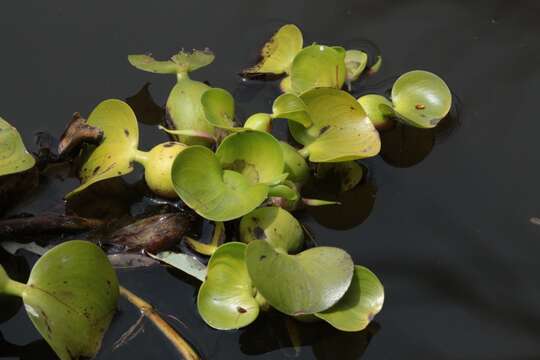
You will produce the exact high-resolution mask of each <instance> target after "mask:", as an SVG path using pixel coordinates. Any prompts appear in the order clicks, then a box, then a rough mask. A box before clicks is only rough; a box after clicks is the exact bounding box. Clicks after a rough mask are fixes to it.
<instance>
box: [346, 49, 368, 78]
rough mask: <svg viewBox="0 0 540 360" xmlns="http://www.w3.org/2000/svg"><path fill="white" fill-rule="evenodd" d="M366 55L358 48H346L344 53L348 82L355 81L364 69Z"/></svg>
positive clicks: (366, 59)
mask: <svg viewBox="0 0 540 360" xmlns="http://www.w3.org/2000/svg"><path fill="white" fill-rule="evenodd" d="M367 61H368V56H367V54H366V53H365V52H363V51H360V50H347V51H346V53H345V70H346V76H345V78H346V80H347V81H348V82H352V81H356V80H358V78H359V77H360V74H362V72H363V71H364V70H365V68H366V65H367Z"/></svg>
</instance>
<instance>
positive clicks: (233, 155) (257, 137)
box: [216, 130, 285, 184]
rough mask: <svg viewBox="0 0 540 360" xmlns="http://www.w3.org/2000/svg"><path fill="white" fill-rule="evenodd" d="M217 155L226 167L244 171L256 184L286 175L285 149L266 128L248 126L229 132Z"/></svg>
mask: <svg viewBox="0 0 540 360" xmlns="http://www.w3.org/2000/svg"><path fill="white" fill-rule="evenodd" d="M216 158H217V159H218V160H219V162H220V163H221V165H222V166H223V168H224V169H228V170H233V171H236V172H238V173H240V174H242V175H244V176H245V177H246V178H247V179H248V180H249V181H250V182H251V183H252V184H257V183H264V184H273V183H274V182H275V181H276V179H280V178H281V177H282V175H283V169H284V166H285V164H284V161H283V152H282V150H281V146H280V145H279V142H278V141H277V140H276V139H275V138H274V137H273V136H272V135H270V134H268V133H266V132H262V131H254V130H246V131H243V132H238V133H234V134H231V135H229V136H227V137H226V138H225V139H223V141H222V142H221V144H220V145H219V147H218V149H217V150H216Z"/></svg>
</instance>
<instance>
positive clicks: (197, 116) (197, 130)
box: [128, 49, 216, 145]
mask: <svg viewBox="0 0 540 360" xmlns="http://www.w3.org/2000/svg"><path fill="white" fill-rule="evenodd" d="M128 60H129V62H130V63H131V65H133V66H134V67H136V68H137V69H140V70H143V71H148V72H152V73H158V74H175V75H176V77H177V83H176V85H175V86H174V87H173V88H172V90H171V92H170V94H169V98H168V99H167V114H168V116H169V118H170V120H171V123H172V125H173V127H174V129H172V130H177V132H176V133H175V134H176V136H177V137H178V140H179V141H180V142H182V143H184V144H187V145H195V144H199V145H208V143H209V140H211V139H212V138H213V137H214V136H215V135H216V134H215V128H214V127H213V126H212V125H211V124H210V123H209V122H208V121H207V120H206V117H205V115H204V111H203V109H202V107H201V96H202V94H204V92H206V91H207V90H208V89H210V87H209V86H208V85H206V84H205V83H203V82H201V81H197V80H192V79H191V78H190V77H189V73H190V72H192V71H195V70H197V69H200V68H202V67H204V66H207V65H209V64H211V63H212V62H213V61H214V54H213V53H212V52H211V51H210V50H208V49H206V50H203V51H200V50H193V52H191V53H188V52H184V51H181V52H179V53H178V54H176V55H174V56H173V57H171V59H170V60H165V61H158V60H155V59H154V58H153V57H151V56H150V55H129V56H128Z"/></svg>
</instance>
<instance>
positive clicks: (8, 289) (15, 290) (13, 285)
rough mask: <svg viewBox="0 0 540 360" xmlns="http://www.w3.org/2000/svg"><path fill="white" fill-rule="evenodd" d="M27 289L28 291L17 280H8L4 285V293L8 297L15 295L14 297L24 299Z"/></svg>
mask: <svg viewBox="0 0 540 360" xmlns="http://www.w3.org/2000/svg"><path fill="white" fill-rule="evenodd" d="M25 289H26V285H25V284H23V283H20V282H18V281H15V280H8V281H7V282H6V283H5V284H4V288H3V289H2V291H3V293H4V294H6V295H13V296H18V297H22V296H23V292H24V290H25Z"/></svg>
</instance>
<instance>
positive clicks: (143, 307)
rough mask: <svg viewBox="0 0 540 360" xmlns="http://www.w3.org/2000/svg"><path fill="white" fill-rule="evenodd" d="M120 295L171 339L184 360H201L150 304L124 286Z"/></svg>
mask: <svg viewBox="0 0 540 360" xmlns="http://www.w3.org/2000/svg"><path fill="white" fill-rule="evenodd" d="M120 295H122V296H123V297H124V298H126V300H127V301H129V302H130V303H131V304H133V305H134V306H136V307H137V308H138V309H139V310H140V311H141V313H143V314H144V315H145V316H146V317H148V319H150V321H152V322H153V323H154V325H155V326H156V327H157V328H158V329H159V331H161V332H162V333H163V335H165V336H166V337H167V339H169V341H170V342H171V343H172V344H173V345H174V347H175V348H176V350H178V352H179V353H180V354H181V355H182V356H183V357H184V359H186V360H199V359H200V357H199V355H197V353H196V352H195V350H193V348H192V347H191V346H190V345H189V343H188V342H187V341H186V340H184V339H183V338H182V337H181V336H180V334H178V332H177V331H176V330H174V328H173V327H172V326H171V325H169V324H168V323H167V322H166V321H165V320H163V318H162V317H161V316H159V314H158V313H157V312H156V310H155V309H154V308H153V307H152V305H150V304H149V303H147V302H146V301H144V300H143V299H141V298H140V297H138V296H137V295H135V294H134V293H132V292H131V291H129V290H128V289H126V288H125V287H123V286H120Z"/></svg>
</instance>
